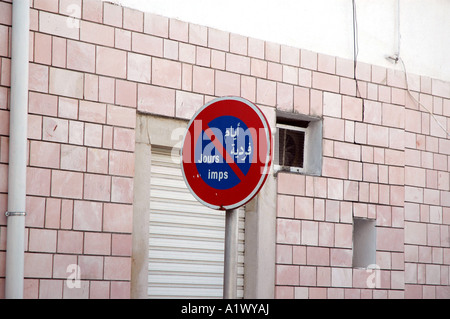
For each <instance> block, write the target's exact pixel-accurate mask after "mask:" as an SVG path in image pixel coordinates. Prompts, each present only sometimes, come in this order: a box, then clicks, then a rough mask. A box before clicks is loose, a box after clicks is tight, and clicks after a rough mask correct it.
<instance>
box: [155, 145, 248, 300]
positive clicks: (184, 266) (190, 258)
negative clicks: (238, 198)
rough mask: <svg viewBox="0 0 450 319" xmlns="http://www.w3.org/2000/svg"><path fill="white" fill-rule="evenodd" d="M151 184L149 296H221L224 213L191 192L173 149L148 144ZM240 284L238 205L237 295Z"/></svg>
mask: <svg viewBox="0 0 450 319" xmlns="http://www.w3.org/2000/svg"><path fill="white" fill-rule="evenodd" d="M177 154H178V153H177ZM174 160H175V161H174ZM150 184H151V191H150V226H149V231H150V236H149V266H148V269H149V275H148V296H149V298H222V296H223V287H222V285H223V258H224V234H225V215H224V214H225V213H224V212H222V211H216V210H212V209H209V208H207V207H206V206H204V205H202V204H200V203H199V202H198V201H197V200H196V199H195V198H194V197H193V196H192V195H191V193H190V192H189V190H188V189H187V188H186V185H185V183H184V180H183V177H182V175H181V169H180V159H179V156H178V155H176V156H175V158H172V154H171V149H164V148H160V147H152V155H151V179H150ZM243 286H244V212H243V209H241V211H240V213H239V264H238V292H237V296H238V298H242V297H243V291H244V287H243Z"/></svg>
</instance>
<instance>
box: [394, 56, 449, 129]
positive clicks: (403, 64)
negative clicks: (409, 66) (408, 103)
mask: <svg viewBox="0 0 450 319" xmlns="http://www.w3.org/2000/svg"><path fill="white" fill-rule="evenodd" d="M397 58H398V61H400V62H401V64H402V67H403V73H404V74H405V84H406V91H407V92H408V95H409V96H410V97H411V99H412V100H413V101H414V102H416V103H417V105H419V106H421V107H422V108H423V109H424V110H425V111H427V112H428V113H429V114H430V115H431V117H433V119H434V120H435V121H436V123H437V125H439V127H440V128H441V129H442V130H443V131H444V132H445V133H446V134H447V136H450V132H449V131H447V129H446V128H445V127H444V126H443V125H442V124H441V122H439V120H438V118H437V117H436V116H435V115H434V114H433V112H432V111H431V110H430V109H428V108H427V107H426V106H425V105H424V104H423V103H420V101H419V100H417V99H416V98H415V97H414V95H413V94H412V93H411V90H410V89H409V83H408V74H407V73H406V67H405V62H404V61H403V59H402V58H401V57H400V56H398V57H397Z"/></svg>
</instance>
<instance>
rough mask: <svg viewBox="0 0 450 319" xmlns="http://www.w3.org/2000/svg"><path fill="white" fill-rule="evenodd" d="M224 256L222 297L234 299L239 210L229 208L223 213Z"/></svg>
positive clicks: (235, 293)
mask: <svg viewBox="0 0 450 319" xmlns="http://www.w3.org/2000/svg"><path fill="white" fill-rule="evenodd" d="M225 214H226V215H225V258H224V272H223V299H236V296H237V262H238V239H239V227H238V226H239V210H238V209H237V208H236V209H231V210H227V211H226V213H225Z"/></svg>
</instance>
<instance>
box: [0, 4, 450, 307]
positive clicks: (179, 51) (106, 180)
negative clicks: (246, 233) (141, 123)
mask: <svg viewBox="0 0 450 319" xmlns="http://www.w3.org/2000/svg"><path fill="white" fill-rule="evenodd" d="M30 3H31V5H32V8H31V11H30V17H31V23H30V29H31V30H30V45H31V49H30V76H29V88H30V93H29V128H28V137H29V142H28V143H29V148H28V150H29V158H28V159H29V161H28V170H27V173H28V175H27V178H28V180H27V182H28V183H27V212H28V216H27V219H26V223H27V225H26V226H27V228H26V236H27V237H26V247H25V249H26V253H25V256H26V257H25V258H26V259H25V260H26V264H25V277H26V278H25V296H26V297H27V298H49V297H51V298H72V297H75V298H128V297H129V296H130V278H131V247H132V244H131V233H132V213H133V206H132V202H133V176H134V140H135V123H136V112H137V111H139V112H144V113H155V114H159V115H164V116H171V117H178V118H183V119H188V118H190V117H191V116H192V115H193V114H194V112H195V110H196V109H197V108H198V107H200V106H201V105H203V104H204V103H206V102H207V101H209V100H211V99H213V98H214V97H216V96H224V95H236V96H241V97H243V98H246V99H248V100H250V101H252V102H255V103H257V104H258V105H259V106H261V107H262V108H263V110H264V111H265V112H267V113H268V114H272V115H273V110H275V109H281V110H284V111H293V112H298V113H302V114H308V115H313V116H320V117H322V118H323V137H324V138H323V170H322V176H317V177H313V176H305V175H298V174H287V173H279V174H278V176H277V182H278V197H277V222H276V224H277V239H276V240H277V242H276V274H275V276H276V279H275V280H276V286H275V297H277V298H341V297H342V298H403V297H418V298H428V297H431V298H443V297H446V298H448V297H450V288H449V283H450V279H449V273H450V271H449V269H450V239H449V227H450V226H449V225H450V185H449V168H450V142H449V140H448V138H447V137H446V136H445V134H444V133H443V131H441V130H440V128H439V127H438V126H437V125H436V122H435V121H434V119H433V118H432V117H431V116H430V115H429V113H428V112H426V111H425V110H424V109H423V108H419V107H418V106H417V104H415V103H414V102H413V100H412V99H411V97H410V96H409V95H408V93H407V91H406V86H405V81H404V74H403V73H402V72H400V71H394V70H393V69H386V68H382V67H378V66H372V65H368V64H364V63H358V67H357V70H356V78H357V79H358V81H357V84H358V85H356V82H355V80H354V65H353V61H350V60H345V59H341V58H335V57H331V56H326V55H322V54H317V53H314V52H310V51H307V50H301V49H296V48H292V47H288V46H285V45H279V44H275V43H271V42H265V41H261V40H258V39H252V38H247V37H244V36H240V35H237V34H230V33H228V32H224V31H220V30H215V29H211V28H207V27H204V26H199V25H193V24H189V23H186V22H182V21H178V20H174V19H169V18H166V17H161V16H156V15H152V14H148V13H142V12H138V11H135V10H131V9H127V8H121V7H119V6H116V5H113V4H110V3H104V2H100V1H98V0H60V1H50V0H31V1H30ZM10 26H11V1H5V0H2V1H0V211H1V212H4V211H6V202H7V182H6V181H7V172H8V171H7V169H8V135H9V111H8V109H9V87H10V55H9V48H10V45H9V40H10V34H11V27H10ZM408 79H409V88H410V90H411V92H412V95H413V96H414V97H415V98H417V99H419V100H420V101H421V102H422V103H423V104H424V105H426V106H427V107H428V108H429V109H431V110H432V111H433V112H434V113H435V114H436V117H437V119H438V120H439V121H440V122H441V123H442V124H443V125H444V126H445V127H446V128H447V130H449V129H450V83H446V82H442V81H439V80H435V79H431V78H428V77H423V76H416V75H410V74H409V75H408ZM361 97H362V98H363V99H362V98H361ZM271 112H272V113H271ZM353 216H356V217H365V218H372V219H375V220H376V224H377V243H376V244H377V256H376V262H377V265H378V267H379V268H380V270H379V274H380V282H379V286H378V287H377V288H375V289H369V288H368V287H367V283H366V282H367V277H368V276H369V275H370V273H367V272H366V271H365V270H364V269H354V268H352V219H353ZM5 235H6V217H5V216H4V215H3V213H2V214H0V287H3V285H4V276H5V269H4V256H5V248H6V243H5V241H6V236H5ZM71 264H77V265H79V266H80V268H81V279H82V280H81V282H82V283H81V289H69V288H68V286H67V285H66V279H67V277H68V276H69V275H70V273H68V272H67V267H68V265H71ZM1 294H3V288H1V289H0V296H2V295H1Z"/></svg>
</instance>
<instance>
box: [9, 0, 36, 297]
mask: <svg viewBox="0 0 450 319" xmlns="http://www.w3.org/2000/svg"><path fill="white" fill-rule="evenodd" d="M29 33H30V2H29V1H28V0H15V1H13V3H12V29H11V111H10V124H9V127H10V133H9V168H8V170H9V171H8V212H7V213H6V216H8V217H7V228H6V265H5V266H6V271H5V297H6V298H7V299H22V298H23V284H24V246H25V244H24V237H25V198H26V166H27V119H28V113H27V112H28V50H29V48H28V43H29V42H28V38H29Z"/></svg>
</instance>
